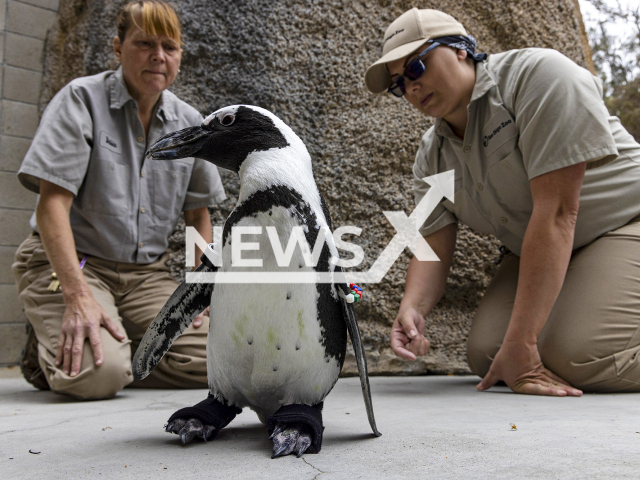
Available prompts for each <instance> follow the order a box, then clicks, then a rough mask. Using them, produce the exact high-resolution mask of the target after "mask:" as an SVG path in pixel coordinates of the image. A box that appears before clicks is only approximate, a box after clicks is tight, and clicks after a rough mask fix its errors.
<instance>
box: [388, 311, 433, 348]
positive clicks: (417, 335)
mask: <svg viewBox="0 0 640 480" xmlns="http://www.w3.org/2000/svg"><path fill="white" fill-rule="evenodd" d="M424 327H425V322H424V318H423V317H422V315H420V314H419V313H418V312H417V311H416V310H415V309H414V308H407V309H404V310H401V311H400V312H399V313H398V316H397V317H396V319H395V320H394V322H393V326H392V327H391V348H392V349H393V351H394V353H395V354H396V355H397V356H399V357H401V358H404V359H407V360H415V359H416V357H420V356H422V355H426V354H427V353H428V352H429V347H430V346H431V344H430V343H429V340H427V339H426V338H425V336H424Z"/></svg>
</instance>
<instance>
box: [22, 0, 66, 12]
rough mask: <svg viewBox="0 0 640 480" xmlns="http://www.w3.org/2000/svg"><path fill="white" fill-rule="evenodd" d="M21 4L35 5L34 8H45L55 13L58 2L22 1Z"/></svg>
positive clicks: (43, 0) (52, 0)
mask: <svg viewBox="0 0 640 480" xmlns="http://www.w3.org/2000/svg"><path fill="white" fill-rule="evenodd" d="M22 3H28V4H29V5H35V6H36V7H41V8H46V9H49V10H53V11H56V12H57V11H58V5H59V4H60V0H22Z"/></svg>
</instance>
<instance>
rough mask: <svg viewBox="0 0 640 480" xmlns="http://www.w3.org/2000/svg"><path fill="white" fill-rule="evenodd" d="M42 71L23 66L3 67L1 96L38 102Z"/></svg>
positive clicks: (27, 101)
mask: <svg viewBox="0 0 640 480" xmlns="http://www.w3.org/2000/svg"><path fill="white" fill-rule="evenodd" d="M41 82H42V73H40V72H35V71H33V70H27V69H24V68H16V67H10V66H6V67H4V90H3V91H2V95H3V98H6V99H8V100H17V101H19V102H26V103H33V104H37V103H38V98H39V97H40V84H41Z"/></svg>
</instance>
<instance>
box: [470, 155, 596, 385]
mask: <svg viewBox="0 0 640 480" xmlns="http://www.w3.org/2000/svg"><path fill="white" fill-rule="evenodd" d="M585 170H586V163H584V162H583V163H579V164H576V165H572V166H570V167H565V168H561V169H559V170H554V171H552V172H549V173H546V174H544V175H540V176H538V177H535V178H533V179H532V180H531V182H530V185H531V194H532V196H533V213H532V214H531V219H530V220H529V225H528V226H527V231H526V233H525V236H524V241H523V244H522V255H521V257H520V274H519V277H518V289H517V293H516V298H515V304H514V307H513V312H512V314H511V320H510V322H509V327H508V328H507V333H506V335H505V338H504V342H503V344H502V347H501V348H500V350H499V351H498V353H497V354H496V356H495V358H494V360H493V363H492V365H491V368H490V369H489V372H488V373H487V375H486V376H485V378H484V379H483V380H482V382H480V383H479V384H478V389H479V390H485V389H487V388H490V387H491V386H492V385H494V384H495V383H496V382H497V381H498V380H504V381H505V382H506V384H507V385H508V386H509V387H510V388H511V389H512V390H513V391H514V392H518V393H529V394H537V395H557V396H565V395H581V394H582V392H581V391H580V390H577V389H575V388H572V387H571V386H570V385H568V384H567V382H565V381H564V380H562V379H560V378H559V377H558V376H556V375H555V374H553V373H552V372H551V371H549V370H547V369H546V368H545V367H544V365H543V364H542V361H541V359H540V354H539V353H538V347H537V340H538V335H539V334H540V331H541V330H542V328H543V327H544V325H545V323H546V321H547V318H548V317H549V314H550V313H551V309H552V308H553V305H554V303H555V301H556V299H557V298H558V294H559V293H560V289H561V288H562V283H563V282H564V277H565V275H566V273H567V267H568V265H569V260H570V258H571V251H572V249H573V237H574V232H575V225H576V219H577V216H578V204H579V200H580V189H581V187H582V181H583V178H584V173H585Z"/></svg>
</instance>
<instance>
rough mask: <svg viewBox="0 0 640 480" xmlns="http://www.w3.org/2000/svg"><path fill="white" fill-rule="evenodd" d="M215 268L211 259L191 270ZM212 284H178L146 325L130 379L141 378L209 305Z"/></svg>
mask: <svg viewBox="0 0 640 480" xmlns="http://www.w3.org/2000/svg"><path fill="white" fill-rule="evenodd" d="M203 258H204V254H203ZM217 270H218V268H217V267H216V266H214V265H213V264H212V263H211V262H208V261H203V262H202V263H201V264H200V266H198V268H196V270H195V271H196V272H202V273H210V272H215V271H217ZM213 287H214V284H213V283H187V282H183V283H181V284H180V286H179V287H178V288H177V289H176V291H175V292H173V294H172V295H171V297H169V300H167V302H166V303H165V304H164V306H163V307H162V309H161V310H160V313H158V315H156V318H155V320H154V321H153V322H152V323H151V325H149V328H147V331H146V332H145V334H144V337H143V338H142V341H141V342H140V345H139V346H138V349H137V350H136V354H135V355H134V357H133V361H132V362H131V370H132V372H133V378H135V379H136V380H142V379H143V378H145V377H147V375H149V374H150V373H151V371H152V370H153V369H154V368H155V367H156V365H158V363H159V362H160V360H162V357H164V354H165V353H167V351H168V350H169V348H171V345H172V344H173V342H174V341H175V339H176V338H178V337H179V336H180V334H182V332H184V331H185V330H186V329H187V327H188V326H189V325H191V322H192V321H193V319H194V318H195V317H196V316H197V315H198V314H199V313H201V312H202V311H204V309H205V308H207V307H208V306H209V304H210V303H211V294H212V293H213Z"/></svg>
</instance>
